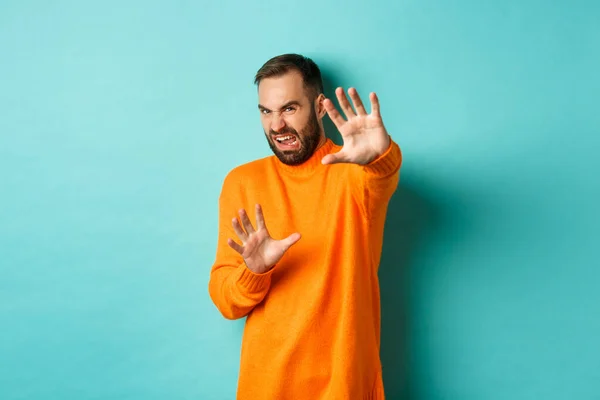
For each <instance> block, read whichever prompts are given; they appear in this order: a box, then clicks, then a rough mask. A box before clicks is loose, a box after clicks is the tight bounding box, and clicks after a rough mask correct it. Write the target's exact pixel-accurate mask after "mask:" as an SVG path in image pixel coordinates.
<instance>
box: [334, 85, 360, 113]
mask: <svg viewBox="0 0 600 400" xmlns="http://www.w3.org/2000/svg"><path fill="white" fill-rule="evenodd" d="M335 95H336V96H337V99H338V102H339V103H340V107H341V108H342V111H344V114H346V119H350V118H352V117H354V116H355V115H356V114H354V110H353V109H352V107H351V106H350V102H349V101H348V98H347V97H346V93H344V89H342V88H341V87H339V88H337V89H335Z"/></svg>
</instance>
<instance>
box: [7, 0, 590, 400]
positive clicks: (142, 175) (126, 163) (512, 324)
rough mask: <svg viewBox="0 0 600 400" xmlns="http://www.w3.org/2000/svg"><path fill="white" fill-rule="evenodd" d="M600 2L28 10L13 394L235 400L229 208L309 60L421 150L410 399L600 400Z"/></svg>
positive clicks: (392, 392) (389, 328) (23, 35)
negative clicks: (220, 268) (224, 245)
mask: <svg viewBox="0 0 600 400" xmlns="http://www.w3.org/2000/svg"><path fill="white" fill-rule="evenodd" d="M599 4H600V3H598V2H595V1H570V2H567V1H541V0H540V1H534V0H526V1H475V0H472V1H467V0H458V1H453V2H450V1H437V2H436V1H385V2H383V1H374V2H372V3H369V2H366V1H358V0H348V1H343V2H341V1H340V2H337V3H335V2H323V1H303V2H279V1H278V2H276V1H268V2H250V1H247V2H243V1H231V0H229V1H212V2H198V1H196V2H195V1H164V2H156V1H140V0H137V1H123V2H117V1H110V2H107V1H103V2H83V1H70V2H68V1H54V2H43V1H38V2H27V1H6V0H5V1H3V2H2V3H0V266H1V267H0V399H2V400H17V399H19V400H33V399H36V400H50V399H61V400H65V399H78V400H84V399H127V400H138V399H140V400H141V399H144V400H151V399H165V400H167V399H169V400H175V399H203V400H205V399H206V400H212V399H233V398H234V393H235V385H236V379H237V368H238V362H239V361H238V359H239V345H240V340H241V332H242V326H243V325H242V324H243V321H235V322H231V321H227V320H225V319H223V318H222V317H221V316H220V314H219V313H218V312H217V310H216V308H214V306H213V305H212V303H211V302H210V299H209V297H208V292H207V283H208V277H209V270H210V267H211V265H212V262H213V260H214V251H215V244H216V234H217V197H218V193H219V190H220V187H221V183H222V179H223V178H224V176H225V174H226V173H227V172H228V171H229V170H230V169H231V168H233V167H234V166H236V165H238V164H241V163H243V162H246V161H250V160H252V159H255V158H258V157H263V156H265V155H268V154H270V150H269V148H268V146H267V144H266V141H265V139H264V137H263V133H262V130H261V126H260V122H259V115H258V111H257V109H256V102H257V98H256V89H255V87H254V86H253V84H252V80H253V76H254V73H255V72H256V70H257V69H258V68H259V67H260V66H261V65H262V63H263V62H264V61H266V60H267V59H268V58H270V57H271V56H274V55H276V54H280V53H284V52H300V53H303V54H306V55H308V56H311V57H312V58H313V59H314V60H315V61H316V62H317V63H319V65H320V66H321V67H322V69H323V73H324V76H325V79H326V85H327V92H328V93H329V94H331V91H332V89H333V87H335V86H337V85H343V86H344V87H348V86H349V85H353V86H355V87H357V88H358V90H359V93H363V94H364V95H366V93H367V92H368V91H376V92H377V93H378V94H379V97H380V100H381V105H382V115H383V117H384V122H385V123H386V126H387V127H388V129H389V130H390V132H391V134H392V136H393V137H394V138H395V139H396V140H397V141H398V142H399V143H400V145H401V146H402V149H403V152H404V157H405V163H404V166H403V169H402V178H401V185H400V188H399V189H398V192H397V193H396V194H395V195H394V198H393V200H392V203H391V204H390V212H389V217H388V223H387V225H386V239H385V248H384V252H383V260H382V265H381V273H380V276H381V278H382V297H383V298H382V301H383V335H382V359H383V363H384V370H385V372H384V379H385V384H386V388H387V393H388V397H389V398H390V399H412V400H437V399H457V400H488V399H489V400H496V399H498V400H500V399H502V400H521V399H546V400H550V399H561V400H566V399H569V400H570V399H573V400H584V399H600V270H599V267H600V261H599V256H600V251H599V247H600V243H599V242H600V231H599V228H598V224H599V223H600V218H599V215H600V213H599V211H598V202H599V201H598V199H599V196H600V180H599V179H598V173H599V172H600V158H599V156H598V153H599V150H600V146H599V144H600V143H599V142H600V140H599V136H600V116H599V115H600V112H599V106H598V95H599V94H600V77H599V71H600V50H599V49H600V5H599ZM328 127H329V128H331V124H330V123H329V124H328ZM330 133H331V134H332V136H333V137H334V138H335V134H334V133H333V132H330ZM291 373H292V372H291Z"/></svg>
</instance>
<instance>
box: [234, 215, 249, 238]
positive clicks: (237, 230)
mask: <svg viewBox="0 0 600 400" xmlns="http://www.w3.org/2000/svg"><path fill="white" fill-rule="evenodd" d="M231 225H233V230H234V231H235V234H236V235H237V236H238V237H239V238H240V240H241V241H242V243H243V242H245V241H246V239H248V235H246V232H244V230H243V229H242V227H241V226H240V222H239V221H238V219H237V218H234V219H233V220H232V221H231Z"/></svg>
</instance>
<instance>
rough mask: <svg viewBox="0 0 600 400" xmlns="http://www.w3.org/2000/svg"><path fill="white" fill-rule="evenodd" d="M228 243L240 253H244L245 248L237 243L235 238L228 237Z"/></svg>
mask: <svg viewBox="0 0 600 400" xmlns="http://www.w3.org/2000/svg"><path fill="white" fill-rule="evenodd" d="M227 244H228V245H229V247H231V248H232V249H234V250H235V251H237V252H238V253H240V255H242V254H243V253H244V248H243V247H242V246H240V245H239V244H237V243H236V242H235V241H234V240H233V239H227Z"/></svg>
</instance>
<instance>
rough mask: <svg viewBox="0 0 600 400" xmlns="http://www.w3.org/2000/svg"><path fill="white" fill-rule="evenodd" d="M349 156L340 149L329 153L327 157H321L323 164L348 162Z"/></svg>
mask: <svg viewBox="0 0 600 400" xmlns="http://www.w3.org/2000/svg"><path fill="white" fill-rule="evenodd" d="M347 160H348V157H347V156H346V154H345V153H344V152H343V151H341V150H340V151H338V152H337V153H331V154H327V155H326V156H325V157H323V158H322V159H321V164H338V163H343V162H347Z"/></svg>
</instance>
